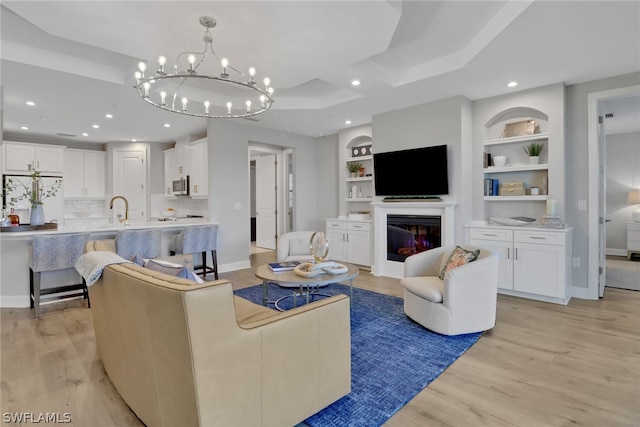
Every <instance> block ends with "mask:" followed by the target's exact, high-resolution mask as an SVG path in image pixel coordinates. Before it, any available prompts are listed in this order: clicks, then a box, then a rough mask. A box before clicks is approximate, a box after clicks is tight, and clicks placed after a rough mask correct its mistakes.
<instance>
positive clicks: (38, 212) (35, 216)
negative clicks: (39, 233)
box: [29, 204, 44, 225]
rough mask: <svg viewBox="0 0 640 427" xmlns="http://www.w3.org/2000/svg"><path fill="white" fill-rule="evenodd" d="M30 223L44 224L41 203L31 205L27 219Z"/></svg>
mask: <svg viewBox="0 0 640 427" xmlns="http://www.w3.org/2000/svg"><path fill="white" fill-rule="evenodd" d="M29 224H30V225H42V224H44V207H43V206H42V204H35V205H33V206H31V217H30V220H29Z"/></svg>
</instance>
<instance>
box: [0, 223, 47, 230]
mask: <svg viewBox="0 0 640 427" xmlns="http://www.w3.org/2000/svg"><path fill="white" fill-rule="evenodd" d="M57 229H58V224H57V223H55V222H48V223H46V224H42V225H30V224H23V225H14V226H11V227H0V232H11V231H13V232H17V231H38V230H49V231H50V230H57Z"/></svg>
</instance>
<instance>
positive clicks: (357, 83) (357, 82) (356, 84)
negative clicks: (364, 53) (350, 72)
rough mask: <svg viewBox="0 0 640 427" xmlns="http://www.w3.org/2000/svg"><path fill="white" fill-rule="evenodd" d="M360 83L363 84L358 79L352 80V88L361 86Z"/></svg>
mask: <svg viewBox="0 0 640 427" xmlns="http://www.w3.org/2000/svg"><path fill="white" fill-rule="evenodd" d="M360 83H362V82H361V81H360V80H358V79H353V80H351V86H360Z"/></svg>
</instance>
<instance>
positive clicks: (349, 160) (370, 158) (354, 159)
mask: <svg viewBox="0 0 640 427" xmlns="http://www.w3.org/2000/svg"><path fill="white" fill-rule="evenodd" d="M372 159H373V156H371V155H370V156H358V157H347V162H360V161H362V160H372Z"/></svg>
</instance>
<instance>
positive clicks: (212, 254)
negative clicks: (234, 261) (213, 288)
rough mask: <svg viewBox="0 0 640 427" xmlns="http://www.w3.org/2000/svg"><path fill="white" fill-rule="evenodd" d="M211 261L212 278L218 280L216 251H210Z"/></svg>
mask: <svg viewBox="0 0 640 427" xmlns="http://www.w3.org/2000/svg"><path fill="white" fill-rule="evenodd" d="M211 260H212V261H211V263H212V265H213V274H214V277H215V279H216V280H218V251H211Z"/></svg>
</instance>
